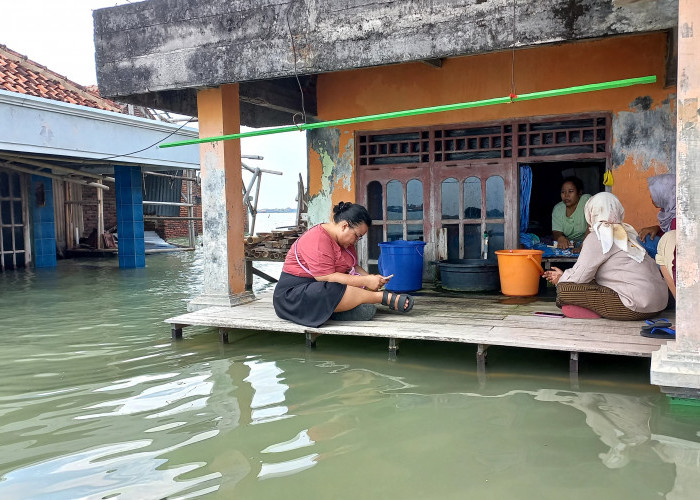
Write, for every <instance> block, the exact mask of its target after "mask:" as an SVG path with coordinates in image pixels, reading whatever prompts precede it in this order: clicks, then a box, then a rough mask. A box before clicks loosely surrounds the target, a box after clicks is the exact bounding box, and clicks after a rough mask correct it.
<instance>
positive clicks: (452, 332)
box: [166, 291, 674, 357]
mask: <svg viewBox="0 0 700 500" xmlns="http://www.w3.org/2000/svg"><path fill="white" fill-rule="evenodd" d="M501 298H502V297H500V296H493V295H491V296H476V297H468V298H463V297H439V296H437V295H434V296H431V297H429V298H425V300H423V299H424V298H423V297H421V298H420V301H421V302H420V303H417V304H416V306H415V307H414V310H413V312H412V313H410V314H405V315H404V314H401V313H396V312H392V311H389V310H388V309H386V308H385V307H380V308H379V309H378V311H377V315H376V316H375V317H374V319H373V320H372V321H366V322H363V321H352V322H349V321H329V322H327V323H326V324H324V325H323V327H321V328H307V327H304V326H301V325H296V324H294V323H292V322H289V321H284V320H281V319H279V318H278V317H277V316H276V315H275V313H274V309H273V306H272V292H271V291H270V292H267V293H265V294H264V295H262V296H261V297H260V299H259V300H256V301H254V302H252V303H249V304H245V305H242V306H237V307H233V308H227V307H210V308H206V309H202V310H199V311H195V312H192V313H187V314H183V315H180V316H176V317H173V318H169V319H167V320H166V322H168V323H172V324H178V325H197V326H210V327H217V328H228V329H248V330H258V331H277V332H280V333H293V334H294V333H296V334H299V333H304V334H314V335H318V334H325V335H344V336H356V337H380V338H394V339H414V340H433V341H440V342H460V343H470V344H476V345H498V346H507V347H521V348H531V349H545V350H558V351H570V352H592V353H601V354H616V355H626V356H645V357H648V356H650V355H651V353H652V352H654V351H656V350H658V349H659V347H660V346H661V345H663V344H664V343H666V341H665V340H660V339H649V338H646V337H642V336H641V335H639V328H640V326H641V325H642V324H643V322H641V321H630V322H620V321H612V320H605V319H597V320H580V319H572V318H546V317H540V316H534V315H533V314H532V313H533V312H534V311H537V310H545V311H552V312H554V311H558V309H557V308H556V306H555V305H554V303H553V302H552V301H535V302H532V303H528V304H504V303H498V301H499V300H500V299H501ZM660 316H665V317H668V318H669V319H670V320H671V321H673V318H674V315H673V314H666V313H664V314H661V315H660Z"/></svg>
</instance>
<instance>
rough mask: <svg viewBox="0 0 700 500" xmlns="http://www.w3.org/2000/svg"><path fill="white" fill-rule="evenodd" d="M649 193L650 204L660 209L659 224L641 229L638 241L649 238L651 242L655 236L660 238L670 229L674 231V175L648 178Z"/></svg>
mask: <svg viewBox="0 0 700 500" xmlns="http://www.w3.org/2000/svg"><path fill="white" fill-rule="evenodd" d="M647 183H648V184H649V193H650V194H651V202H652V203H653V204H654V206H655V207H656V208H660V209H661V210H660V211H659V215H658V219H659V224H658V225H655V226H649V227H645V228H642V229H641V230H640V231H639V239H640V240H641V241H644V238H646V237H647V235H648V236H649V239H650V240H653V239H654V238H655V237H656V236H657V235H658V236H661V235H662V234H664V233H668V232H669V231H671V230H672V229H676V175H675V174H662V175H655V176H654V177H649V178H648V179H647Z"/></svg>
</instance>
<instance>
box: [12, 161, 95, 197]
mask: <svg viewBox="0 0 700 500" xmlns="http://www.w3.org/2000/svg"><path fill="white" fill-rule="evenodd" d="M2 166H3V167H5V168H7V169H10V170H14V171H16V172H23V173H25V174H32V175H40V176H42V177H49V178H51V179H56V180H59V181H64V182H70V183H73V184H80V185H82V186H92V187H96V188H98V189H104V190H107V191H108V190H109V186H105V185H104V184H100V183H98V182H88V181H84V180H82V179H72V178H70V177H67V176H65V175H56V174H50V173H48V172H41V171H39V170H34V169H32V168H27V167H20V166H19V165H15V164H14V163H12V162H4V163H2Z"/></svg>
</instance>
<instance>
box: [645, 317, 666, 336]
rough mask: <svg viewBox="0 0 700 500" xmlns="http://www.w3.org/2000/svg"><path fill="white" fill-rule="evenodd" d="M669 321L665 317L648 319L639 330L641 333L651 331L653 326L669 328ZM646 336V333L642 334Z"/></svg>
mask: <svg viewBox="0 0 700 500" xmlns="http://www.w3.org/2000/svg"><path fill="white" fill-rule="evenodd" d="M671 326H672V325H671V322H670V321H669V320H667V319H666V318H657V319H648V320H646V325H644V326H643V327H642V329H641V331H640V333H641V334H642V335H644V334H645V333H651V331H652V330H653V329H654V328H671ZM644 336H646V335H644Z"/></svg>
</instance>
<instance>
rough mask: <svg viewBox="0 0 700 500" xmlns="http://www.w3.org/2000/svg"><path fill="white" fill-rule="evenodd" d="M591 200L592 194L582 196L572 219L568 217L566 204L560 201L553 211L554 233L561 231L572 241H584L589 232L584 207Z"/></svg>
mask: <svg viewBox="0 0 700 500" xmlns="http://www.w3.org/2000/svg"><path fill="white" fill-rule="evenodd" d="M590 198H591V195H590V194H584V195H583V196H581V199H579V200H578V205H576V210H575V211H574V213H573V214H571V217H567V216H566V205H564V202H563V201H560V202H559V203H557V204H556V205H555V206H554V210H552V231H561V232H562V233H564V236H566V237H567V238H569V239H570V240H572V241H580V240H582V239H583V237H584V236H585V235H586V231H587V230H588V224H587V223H586V216H585V212H584V211H583V207H585V206H586V202H587V201H588V200H589V199H590Z"/></svg>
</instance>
